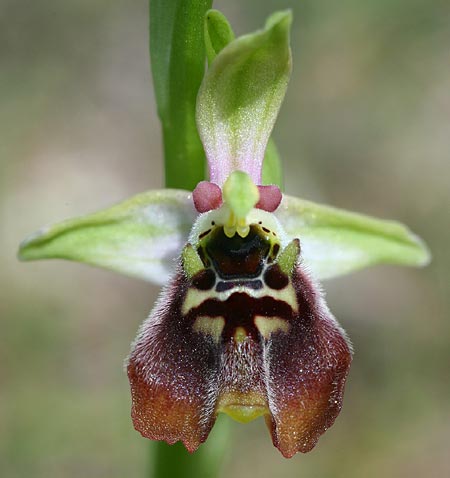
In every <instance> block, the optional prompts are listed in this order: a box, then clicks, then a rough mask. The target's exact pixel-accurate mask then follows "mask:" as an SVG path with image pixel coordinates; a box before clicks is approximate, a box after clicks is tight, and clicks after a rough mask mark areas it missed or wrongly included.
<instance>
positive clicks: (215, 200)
mask: <svg viewBox="0 0 450 478" xmlns="http://www.w3.org/2000/svg"><path fill="white" fill-rule="evenodd" d="M192 199H193V200H194V205H195V209H197V211H198V212H208V211H211V210H212V209H217V208H219V207H220V206H221V205H222V191H221V189H220V187H219V186H217V184H214V183H210V182H209V181H200V182H199V183H198V184H197V186H196V188H195V189H194V192H193V193H192Z"/></svg>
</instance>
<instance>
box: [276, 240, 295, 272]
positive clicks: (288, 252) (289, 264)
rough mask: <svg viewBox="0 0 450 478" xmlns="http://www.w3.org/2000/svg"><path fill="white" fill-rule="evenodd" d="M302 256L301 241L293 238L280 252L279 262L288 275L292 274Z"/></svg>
mask: <svg viewBox="0 0 450 478" xmlns="http://www.w3.org/2000/svg"><path fill="white" fill-rule="evenodd" d="M299 256H300V241H299V240H298V239H293V240H292V241H291V242H290V243H289V244H288V245H287V246H286V247H285V248H284V249H283V250H282V251H281V253H280V255H279V256H278V259H277V264H278V266H279V267H280V269H281V271H282V272H284V273H285V274H287V275H291V273H292V270H293V269H294V266H295V264H297V261H298V258H299Z"/></svg>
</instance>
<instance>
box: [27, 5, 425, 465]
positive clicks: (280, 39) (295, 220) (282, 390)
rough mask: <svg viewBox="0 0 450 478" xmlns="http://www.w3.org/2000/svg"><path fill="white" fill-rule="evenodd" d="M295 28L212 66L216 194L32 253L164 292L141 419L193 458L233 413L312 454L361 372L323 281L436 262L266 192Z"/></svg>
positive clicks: (136, 208)
mask: <svg viewBox="0 0 450 478" xmlns="http://www.w3.org/2000/svg"><path fill="white" fill-rule="evenodd" d="M290 21H291V19H290V15H289V14H288V13H278V14H275V15H274V16H272V17H271V18H270V19H269V20H268V22H267V24H266V28H265V29H264V30H262V31H259V32H256V33H255V34H252V35H246V36H244V37H240V38H238V39H236V40H234V41H232V42H231V43H229V44H228V45H227V46H225V48H223V49H222V50H221V51H220V52H218V54H217V57H216V58H215V59H214V60H213V61H212V63H211V65H210V68H209V69H208V71H207V73H206V75H205V78H204V81H203V84H202V87H201V90H200V92H199V97H198V109H197V119H198V129H199V132H200V136H201V139H202V141H203V145H204V148H205V152H206V156H207V159H208V165H209V175H210V178H209V179H210V181H209V182H201V183H200V184H199V185H198V186H197V188H196V189H195V191H194V192H193V193H192V192H190V191H183V190H170V189H165V190H159V191H150V192H148V193H143V194H141V195H138V196H135V197H134V198H131V199H129V200H127V201H125V202H124V203H122V204H119V205H117V206H114V207H112V208H110V209H107V210H104V211H100V212H97V213H95V214H91V215H88V216H85V217H82V218H78V219H72V220H69V221H65V222H63V223H61V224H58V225H55V226H51V227H47V228H44V229H41V230H40V231H38V232H37V233H36V234H34V235H33V236H31V237H30V238H28V239H27V240H26V241H24V243H23V244H22V246H21V250H20V257H21V258H22V259H25V260H31V259H41V258H50V257H52V258H65V259H72V260H77V261H81V262H86V263H89V264H93V265H97V266H102V267H106V268H109V269H112V270H116V271H119V272H122V273H126V274H130V275H133V276H136V277H140V278H143V279H146V280H150V281H152V282H156V283H164V284H166V286H165V288H164V290H163V292H162V294H161V296H160V298H159V300H158V302H157V304H156V305H155V307H154V309H153V311H152V312H151V314H150V316H149V318H148V319H147V320H146V321H145V322H144V324H143V325H142V327H141V329H140V331H139V333H138V336H137V338H136V341H135V343H134V344H133V347H132V351H131V354H130V357H129V359H128V375H129V378H130V384H131V391H132V398H133V405H132V417H133V422H134V426H135V428H136V429H137V430H139V431H140V432H141V433H142V435H144V436H146V437H148V438H151V439H157V440H165V441H167V442H168V443H174V442H176V441H179V440H181V441H182V442H183V443H184V444H185V446H186V448H187V449H188V450H190V451H194V450H195V449H196V448H197V447H198V446H199V445H200V444H201V443H202V442H204V441H205V440H206V438H207V436H208V434H209V432H210V430H211V428H212V426H213V424H214V421H215V419H216V416H217V414H218V413H219V412H224V413H227V414H228V415H230V416H232V417H233V418H235V419H237V420H240V421H244V422H246V421H249V420H252V419H254V418H257V417H259V416H264V417H265V419H266V422H267V424H268V426H269V429H270V432H271V434H272V440H273V442H274V444H275V446H277V447H278V448H279V450H280V451H281V453H283V455H284V456H286V457H290V456H292V455H294V454H295V453H296V452H298V451H302V452H306V451H309V450H310V449H311V448H313V447H314V445H315V444H316V442H317V440H318V438H319V436H320V435H321V434H322V433H323V432H324V431H325V430H326V429H327V428H328V427H330V426H331V425H332V424H333V422H334V420H335V418H336V416H337V415H338V413H339V411H340V409H341V406H342V396H343V390H344V385H345V379H346V376H347V373H348V368H349V365H350V362H351V347H350V345H349V342H348V339H347V338H346V335H345V333H344V331H343V330H342V328H341V327H340V326H339V324H338V323H337V322H336V320H335V319H334V317H333V316H332V314H331V313H330V311H329V309H328V307H327V306H326V304H325V301H324V299H323V296H322V293H321V290H320V288H319V286H318V284H317V282H316V281H317V280H319V279H324V278H330V277H335V276H338V275H341V274H344V273H347V272H350V271H352V270H356V269H359V268H362V267H365V266H368V265H371V264H375V263H383V262H385V263H386V262H390V263H397V264H404V265H422V264H424V263H426V262H427V260H428V253H427V250H426V248H425V247H424V245H423V244H422V242H421V241H420V240H419V239H418V238H417V237H416V236H414V235H413V234H412V233H411V232H410V231H409V230H408V229H407V228H406V227H404V226H403V225H401V224H398V223H395V222H388V221H381V220H377V219H373V218H368V217H366V216H363V215H359V214H355V213H350V212H346V211H341V210H338V209H334V208H330V207H326V206H320V205H317V204H314V203H311V202H307V201H304V200H301V199H298V198H294V197H290V196H287V195H281V192H280V190H279V189H278V188H277V187H276V186H274V185H263V184H262V179H261V178H262V167H263V159H264V151H265V149H266V145H267V141H268V139H269V136H270V133H271V130H272V127H273V124H274V122H275V119H276V116H277V112H278V109H279V107H280V105H281V102H282V99H283V97H284V93H285V90H286V87H287V83H288V78H289V73H290V66H291V57H290V50H289V44H288V35H289V26H290ZM180 167H182V165H180ZM280 201H281V202H280Z"/></svg>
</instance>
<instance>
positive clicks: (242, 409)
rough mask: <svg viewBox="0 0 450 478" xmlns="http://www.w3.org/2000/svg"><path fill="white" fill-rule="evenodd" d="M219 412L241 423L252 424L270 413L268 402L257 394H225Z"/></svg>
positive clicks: (220, 400) (221, 398)
mask: <svg viewBox="0 0 450 478" xmlns="http://www.w3.org/2000/svg"><path fill="white" fill-rule="evenodd" d="M217 411H218V412H221V413H226V414H227V415H228V416H229V417H231V418H232V419H233V420H236V421H237V422H241V423H248V422H251V421H252V420H255V418H258V417H260V416H261V415H267V414H268V413H269V409H268V406H267V403H266V400H265V399H264V398H263V397H262V396H261V394H259V393H256V392H248V393H239V392H225V393H224V394H223V395H222V396H221V397H220V399H219V403H218V407H217Z"/></svg>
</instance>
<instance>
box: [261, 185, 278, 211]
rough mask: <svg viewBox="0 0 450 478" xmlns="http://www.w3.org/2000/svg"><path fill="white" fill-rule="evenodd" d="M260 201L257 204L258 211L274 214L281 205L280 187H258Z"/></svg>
mask: <svg viewBox="0 0 450 478" xmlns="http://www.w3.org/2000/svg"><path fill="white" fill-rule="evenodd" d="M258 190H259V201H258V203H257V204H256V207H257V208H258V209H263V210H264V211H267V212H274V211H275V210H276V209H277V207H278V206H279V205H280V202H281V199H282V197H283V196H282V194H281V191H280V188H279V187H278V186H273V185H271V186H258Z"/></svg>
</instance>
